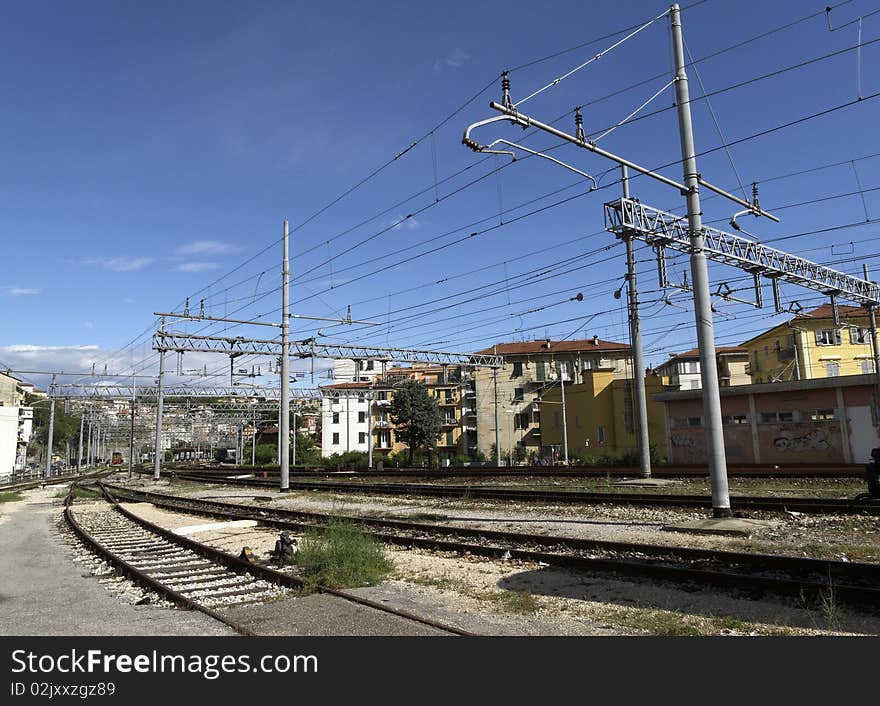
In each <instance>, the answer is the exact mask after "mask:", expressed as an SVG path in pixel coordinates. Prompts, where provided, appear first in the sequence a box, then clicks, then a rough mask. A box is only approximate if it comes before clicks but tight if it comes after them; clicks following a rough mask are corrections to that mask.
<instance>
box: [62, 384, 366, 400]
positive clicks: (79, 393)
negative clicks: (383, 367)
mask: <svg viewBox="0 0 880 706" xmlns="http://www.w3.org/2000/svg"><path fill="white" fill-rule="evenodd" d="M135 393H136V394H137V398H138V399H139V400H140V399H155V398H156V397H157V395H158V388H156V387H141V386H138V387H137V388H135V387H133V386H132V385H95V384H76V383H70V384H66V385H55V386H54V387H53V388H52V389H51V390H50V393H49V394H50V397H54V398H67V399H77V400H87V399H105V400H109V399H126V400H130V399H131V398H132V395H134V394H135ZM360 395H367V396H369V395H370V391H369V390H365V389H359V388H336V389H334V388H332V387H325V388H320V387H292V388H290V397H291V399H292V400H294V401H297V400H320V399H323V398H325V397H330V398H339V397H358V396H360ZM162 397H163V398H166V399H167V398H193V399H200V398H205V399H208V398H222V399H224V400H228V401H238V402H240V403H241V404H242V405H243V406H247V405H248V404H249V403H246V402H244V400H248V399H264V400H275V401H277V400H279V399H280V397H281V390H280V388H278V387H247V388H240V387H228V386H227V387H224V386H199V387H191V386H188V385H165V386H163V387H162ZM211 404H212V405H213V404H214V403H213V402H212V403H211ZM276 406H277V405H276Z"/></svg>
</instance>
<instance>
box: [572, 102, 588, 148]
mask: <svg viewBox="0 0 880 706" xmlns="http://www.w3.org/2000/svg"><path fill="white" fill-rule="evenodd" d="M574 124H575V137H576V138H577V139H578V140H582V141H583V142H586V141H587V136H586V134H585V133H584V116H583V114H582V113H581V107H580V106H578V107H577V108H575V109H574Z"/></svg>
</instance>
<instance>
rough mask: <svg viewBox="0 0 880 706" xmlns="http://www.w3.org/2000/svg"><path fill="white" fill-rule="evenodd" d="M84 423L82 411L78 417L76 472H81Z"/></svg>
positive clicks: (84, 417) (84, 416)
mask: <svg viewBox="0 0 880 706" xmlns="http://www.w3.org/2000/svg"><path fill="white" fill-rule="evenodd" d="M85 423H86V415H85V412H84V411H83V412H82V413H81V414H80V417H79V446H78V447H77V449H78V450H77V453H76V472H77V473H82V457H83V427H84V426H85Z"/></svg>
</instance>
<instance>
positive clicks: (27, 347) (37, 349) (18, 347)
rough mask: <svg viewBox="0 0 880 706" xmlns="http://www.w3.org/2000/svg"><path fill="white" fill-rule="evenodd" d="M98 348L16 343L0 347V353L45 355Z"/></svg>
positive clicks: (95, 347)
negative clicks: (49, 352) (50, 352)
mask: <svg viewBox="0 0 880 706" xmlns="http://www.w3.org/2000/svg"><path fill="white" fill-rule="evenodd" d="M97 350H101V349H100V347H99V346H95V345H84V346H34V345H31V344H29V343H18V344H14V345H11V346H0V351H6V352H9V353H46V352H47V351H97Z"/></svg>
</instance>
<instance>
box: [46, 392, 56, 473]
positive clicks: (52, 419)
mask: <svg viewBox="0 0 880 706" xmlns="http://www.w3.org/2000/svg"><path fill="white" fill-rule="evenodd" d="M54 393H55V376H54V375H53V376H52V384H51V385H49V394H50V395H52V394H54ZM54 441H55V398H54V397H53V398H52V400H51V401H50V402H49V435H48V438H47V440H46V452H47V453H46V478H48V477H49V476H51V475H52V443H53V442H54Z"/></svg>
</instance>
